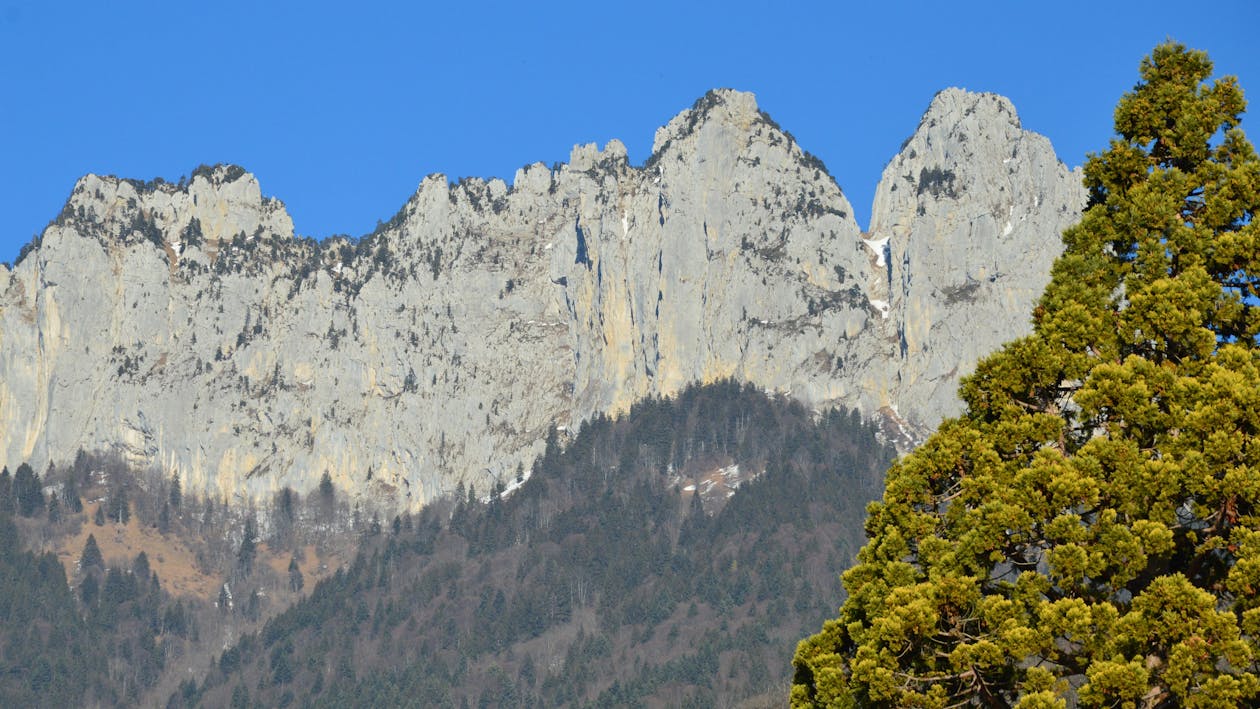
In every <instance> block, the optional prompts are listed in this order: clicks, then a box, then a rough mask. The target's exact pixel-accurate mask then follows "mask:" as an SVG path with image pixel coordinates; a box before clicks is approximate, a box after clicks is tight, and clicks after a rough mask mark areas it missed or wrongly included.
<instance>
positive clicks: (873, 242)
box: [862, 236, 888, 267]
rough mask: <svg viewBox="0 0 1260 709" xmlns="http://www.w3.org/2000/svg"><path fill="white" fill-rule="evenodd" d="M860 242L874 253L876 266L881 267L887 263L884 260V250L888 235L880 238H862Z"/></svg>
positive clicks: (886, 245)
mask: <svg viewBox="0 0 1260 709" xmlns="http://www.w3.org/2000/svg"><path fill="white" fill-rule="evenodd" d="M862 243H863V244H866V246H867V248H869V249H870V250H871V253H873V254H875V265H876V266H880V267H883V266H886V265H887V264H886V263H885V262H884V252H885V251H886V250H887V247H888V237H886V236H885V237H884V238H882V239H862Z"/></svg>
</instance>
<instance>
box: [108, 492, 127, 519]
mask: <svg viewBox="0 0 1260 709" xmlns="http://www.w3.org/2000/svg"><path fill="white" fill-rule="evenodd" d="M109 519H110V520H111V521H113V522H114V523H115V524H127V522H128V521H130V520H131V504H130V503H129V502H128V501H127V486H126V485H119V486H118V487H116V488H114V490H113V492H112V493H110V496H109Z"/></svg>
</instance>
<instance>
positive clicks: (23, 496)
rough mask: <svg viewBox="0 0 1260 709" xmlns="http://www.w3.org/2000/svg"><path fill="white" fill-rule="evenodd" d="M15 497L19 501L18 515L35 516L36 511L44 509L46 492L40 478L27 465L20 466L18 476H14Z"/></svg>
mask: <svg viewBox="0 0 1260 709" xmlns="http://www.w3.org/2000/svg"><path fill="white" fill-rule="evenodd" d="M13 497H14V499H15V500H16V501H17V510H18V513H19V514H21V515H22V516H23V517H31V516H34V514H35V512H36V511H42V510H43V509H44V490H43V487H42V486H41V484H40V480H39V476H38V475H36V474H35V471H34V470H32V469H31V466H29V465H27V464H26V463H22V464H21V465H19V466H18V469H17V474H15V475H14V476H13Z"/></svg>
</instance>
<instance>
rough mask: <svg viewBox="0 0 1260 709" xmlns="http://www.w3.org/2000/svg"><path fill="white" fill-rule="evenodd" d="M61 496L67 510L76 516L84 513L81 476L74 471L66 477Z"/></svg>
mask: <svg viewBox="0 0 1260 709" xmlns="http://www.w3.org/2000/svg"><path fill="white" fill-rule="evenodd" d="M61 496H62V498H63V503H64V505H65V508H66V509H68V510H70V511H71V512H73V513H74V514H79V513H80V512H82V511H83V500H82V499H81V498H80V497H79V475H78V473H76V472H75V471H74V470H71V471H70V472H69V473H68V474H67V475H66V483H65V485H63V486H62V489H61Z"/></svg>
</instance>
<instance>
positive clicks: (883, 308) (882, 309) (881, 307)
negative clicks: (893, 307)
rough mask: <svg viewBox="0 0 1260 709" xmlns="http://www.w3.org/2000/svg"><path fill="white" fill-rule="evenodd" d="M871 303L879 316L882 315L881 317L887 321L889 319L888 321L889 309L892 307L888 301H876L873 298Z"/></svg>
mask: <svg viewBox="0 0 1260 709" xmlns="http://www.w3.org/2000/svg"><path fill="white" fill-rule="evenodd" d="M870 303H871V305H873V306H875V309H876V310H878V311H879V314H880V315H881V316H882V317H883V318H884V319H885V320H887V319H888V309H889V307H890V306H889V305H888V301H886V300H875V299H874V298H872V299H871V301H870Z"/></svg>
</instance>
